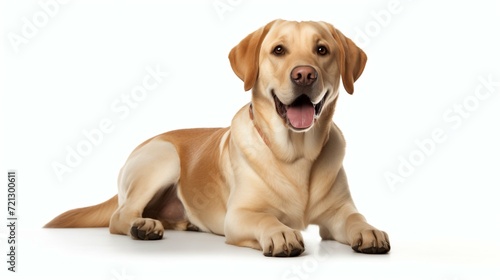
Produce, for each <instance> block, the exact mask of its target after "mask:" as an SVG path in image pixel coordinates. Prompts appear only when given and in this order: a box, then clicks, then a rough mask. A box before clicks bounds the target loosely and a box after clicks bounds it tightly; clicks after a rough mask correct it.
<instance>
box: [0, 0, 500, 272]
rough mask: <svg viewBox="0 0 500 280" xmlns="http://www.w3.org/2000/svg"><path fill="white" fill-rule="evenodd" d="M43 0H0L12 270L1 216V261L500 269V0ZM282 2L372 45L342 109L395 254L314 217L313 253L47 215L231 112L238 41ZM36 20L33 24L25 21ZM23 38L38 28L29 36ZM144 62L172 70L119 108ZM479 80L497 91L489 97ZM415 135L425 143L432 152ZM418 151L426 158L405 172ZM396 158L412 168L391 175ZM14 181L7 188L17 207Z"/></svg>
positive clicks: (25, 268)
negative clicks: (75, 225) (72, 225)
mask: <svg viewBox="0 0 500 280" xmlns="http://www.w3.org/2000/svg"><path fill="white" fill-rule="evenodd" d="M47 2H50V1H48V0H40V1H38V2H37V1H7V2H2V7H0V11H1V13H2V15H1V17H2V19H3V23H4V26H3V36H2V39H3V43H2V44H0V46H1V47H2V48H3V51H2V54H3V57H2V62H1V64H2V66H3V67H2V68H1V71H2V73H1V84H2V88H1V100H0V112H1V114H2V115H1V118H0V130H1V134H0V137H1V140H0V142H1V147H2V148H1V150H0V170H1V172H3V174H4V175H2V176H5V177H6V171H7V170H8V169H16V170H17V172H18V176H19V184H18V199H19V200H18V205H17V209H18V210H17V215H18V217H19V221H18V232H17V238H18V240H17V241H18V244H19V245H18V252H17V253H18V267H17V270H18V273H16V274H14V273H10V272H7V263H6V262H5V261H4V259H6V254H7V237H8V231H7V228H6V227H5V226H2V227H1V228H0V233H1V236H0V237H1V238H0V239H1V240H0V241H1V247H0V248H1V255H2V256H3V257H1V258H0V260H2V261H1V262H0V263H1V265H0V271H1V275H5V276H8V279H28V278H31V279H45V278H54V279H79V278H81V279H117V280H118V279H147V278H148V277H161V278H165V279H172V278H174V279H177V278H190V279H194V277H203V276H206V275H209V277H217V276H218V275H220V276H221V278H223V279H236V278H248V279H256V278H257V277H259V278H269V279H325V278H326V277H328V278H330V279H359V278H365V279H442V280H444V279H449V280H458V279H460V280H462V279H499V278H500V273H499V272H498V270H494V265H498V263H500V257H499V254H500V253H499V252H500V242H499V236H500V221H499V220H500V219H499V214H498V213H500V206H499V203H498V190H497V189H498V188H499V187H500V179H499V178H500V177H499V176H498V173H499V170H500V160H499V159H500V148H499V144H498V143H500V133H499V129H500V126H499V120H500V110H499V106H500V96H499V95H500V85H499V84H498V82H495V83H496V85H495V86H491V87H490V92H488V91H487V90H486V89H485V88H484V87H483V86H482V83H481V79H485V80H488V79H490V80H492V81H500V71H499V70H500V69H499V62H500V55H499V53H500V52H499V51H498V50H500V42H499V33H498V27H499V26H500V7H499V6H500V5H499V4H498V2H495V1H474V3H473V2H472V1H468V4H466V3H463V2H465V1H462V2H460V3H458V2H457V1H439V3H437V2H438V1H404V0H401V1H390V0H383V1H245V0H241V1H226V0H220V1H213V0H206V1H68V3H65V4H63V3H59V2H53V1H52V2H51V3H57V6H54V5H52V6H50V8H49V11H48V12H47V11H45V10H44V8H43V6H44V5H43V3H47ZM40 3H42V4H40ZM214 4H218V6H219V8H221V9H223V8H224V5H226V6H225V7H226V8H227V10H225V11H221V10H219V12H218V11H217V9H216V8H215V6H214ZM228 7H229V8H228ZM44 13H45V18H44V15H43V14H44ZM48 13H50V15H48ZM275 18H284V19H290V20H323V21H327V22H330V23H332V24H334V25H335V26H336V27H337V28H339V29H340V30H341V31H342V32H343V33H344V34H346V35H347V36H349V37H351V38H353V39H354V40H355V41H356V42H358V43H359V45H360V46H362V47H363V49H364V50H365V52H366V53H367V55H368V64H367V67H366V69H365V72H364V73H363V75H362V76H361V78H360V79H359V80H358V81H357V82H356V84H355V93H354V95H353V96H349V95H348V94H346V93H345V92H344V90H343V89H342V90H341V91H342V92H341V95H340V101H339V102H338V104H337V111H336V115H335V117H334V120H335V121H336V123H337V124H338V125H339V126H340V128H341V129H342V130H343V132H344V135H345V137H346V139H347V143H348V146H347V156H346V160H345V167H346V170H347V173H348V177H349V181H350V185H351V191H352V195H353V197H354V200H355V202H356V204H357V206H358V208H359V210H360V211H361V212H362V213H364V214H365V216H366V217H367V218H368V220H369V221H370V222H371V223H373V224H374V225H376V226H378V227H379V228H381V229H383V230H385V231H387V232H388V233H389V235H390V238H391V242H392V248H393V249H392V251H391V253H390V254H388V255H384V256H364V255H360V254H355V253H353V252H352V250H351V249H350V248H349V247H348V246H344V245H341V244H338V243H336V242H321V241H320V239H319V237H318V234H317V229H316V228H314V227H312V228H310V229H309V230H308V231H307V232H305V233H304V234H305V238H306V247H307V249H306V253H305V254H304V255H303V256H302V257H299V258H294V259H272V258H265V257H263V256H262V255H261V253H260V252H258V251H255V250H251V249H246V248H238V247H234V246H229V245H226V244H225V243H224V238H223V237H218V236H213V235H209V234H203V233H185V232H166V234H165V239H163V240H161V241H157V242H140V241H133V240H130V239H129V238H127V237H123V236H116V235H110V234H108V232H107V229H78V230H72V229H69V230H43V229H41V227H42V226H43V225H44V224H45V223H46V222H48V221H49V220H50V219H51V218H53V217H54V216H56V215H57V214H59V213H61V212H63V211H65V210H68V209H71V208H75V207H81V206H87V205H91V204H96V203H99V202H102V201H104V200H106V199H108V198H109V197H111V196H112V195H114V194H115V193H116V178H117V174H118V171H119V169H120V167H121V165H122V164H123V162H124V161H125V159H126V157H127V156H128V154H129V153H130V152H131V150H132V149H133V148H134V147H135V146H136V145H138V144H139V143H140V142H142V141H143V140H145V139H147V138H149V137H151V136H154V135H156V134H159V133H162V132H164V131H168V130H172V129H177V128H184V127H213V126H217V127H219V126H228V125H229V123H230V120H231V118H232V116H233V115H234V113H235V112H236V111H237V110H238V109H239V108H240V107H241V106H242V105H244V104H245V103H246V102H248V101H249V98H250V96H249V93H245V92H244V91H243V84H242V82H241V81H240V80H239V79H238V78H237V77H236V76H235V75H234V73H233V72H232V71H231V68H230V66H229V61H228V59H227V54H228V52H229V50H230V49H231V48H232V47H233V46H235V45H236V44H237V43H238V42H239V41H240V40H241V39H242V38H244V37H245V36H246V35H247V34H248V33H250V32H252V31H253V30H255V29H257V28H258V27H260V26H262V25H264V24H265V23H267V22H268V21H271V20H273V19H275ZM44 20H45V21H44ZM27 22H30V23H31V24H33V23H36V24H37V26H35V28H36V30H33V29H31V30H29V31H30V32H28V33H26V34H24V35H23V30H24V31H26V30H27V29H29V27H27V26H26V25H29V23H27ZM362 33H363V34H364V35H362ZM16 36H17V37H16ZM12 38H16V39H17V40H14V41H17V42H18V43H19V42H20V41H19V38H24V39H21V40H22V42H21V43H19V44H17V45H16V43H13V42H12V40H13V39H12ZM148 67H149V68H153V69H154V68H156V67H159V69H160V70H161V71H164V72H168V73H169V76H168V77H166V78H164V79H163V80H162V82H161V83H160V84H159V85H158V87H157V88H156V89H155V90H152V91H148V93H147V96H146V97H145V98H144V100H142V101H140V102H137V104H136V105H137V106H136V108H134V109H133V110H131V112H130V114H129V115H127V116H124V115H120V114H119V113H117V112H116V110H114V109H112V107H111V106H112V104H113V103H114V102H120V101H119V100H120V98H121V96H122V95H131V92H132V90H133V89H134V87H136V86H140V85H141V83H142V81H143V79H144V78H145V77H146V76H147V75H148V72H147V70H146V69H147V68H148ZM476 89H478V92H479V93H483V94H488V95H482V96H481V100H480V99H478V98H477V97H476V96H475V95H474V93H475V92H476ZM464 102H465V104H464ZM463 105H465V108H466V109H464V110H465V111H464V112H463V115H462V116H460V115H459V113H458V112H457V111H454V110H459V109H458V108H460V106H463ZM450 110H451V111H450ZM444 115H445V116H447V118H446V117H444ZM459 116H460V117H459ZM104 119H109V120H110V121H111V123H112V125H113V130H112V131H111V132H109V133H105V134H104V136H103V139H102V141H101V142H100V143H98V144H96V145H94V146H93V147H92V151H90V152H89V153H88V155H87V156H85V157H83V158H82V160H81V162H80V163H78V164H76V166H75V167H74V168H71V172H68V173H65V174H63V176H62V179H61V180H60V179H58V176H57V175H56V173H55V172H54V170H53V164H54V162H58V163H61V164H66V163H65V161H66V157H67V154H68V150H67V149H68V147H69V148H72V149H75V147H77V145H78V144H79V143H81V142H82V141H85V136H84V134H83V131H84V130H86V131H91V130H93V129H96V128H98V126H99V123H100V122H101V121H102V120H104ZM436 129H437V130H438V131H441V134H442V137H441V138H440V140H441V141H440V143H434V146H433V147H432V145H431V144H429V141H428V140H424V139H427V138H430V137H432V135H433V131H434V130H436ZM419 141H420V142H421V143H427V146H425V147H427V149H428V151H427V154H424V152H423V151H420V150H419V147H418V145H417V144H416V142H419ZM412 155H413V159H412V160H413V162H414V164H413V165H412V168H409V167H408V166H406V169H404V168H403V170H400V171H398V167H399V168H400V169H401V168H402V167H400V165H401V162H402V161H405V160H408V161H409V160H410V159H411V157H412ZM410 164H411V163H410ZM388 172H391V173H393V174H395V175H398V176H401V175H404V176H401V179H403V180H404V181H403V182H399V183H397V184H395V185H393V186H391V185H390V184H388V182H387V180H386V178H385V176H386V174H387V173H388ZM2 182H4V185H6V183H5V182H6V180H3V181H2ZM5 189H6V187H5ZM6 193H7V192H6V190H3V191H0V194H1V195H0V197H1V198H2V199H1V204H0V205H2V207H1V208H0V209H2V211H4V209H5V212H4V213H5V214H1V216H5V217H6V216H7V213H6ZM27 277H28V278H27ZM2 279H6V278H5V277H4V276H2Z"/></svg>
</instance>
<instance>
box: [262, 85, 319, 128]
mask: <svg viewBox="0 0 500 280" xmlns="http://www.w3.org/2000/svg"><path fill="white" fill-rule="evenodd" d="M272 95H273V98H274V105H275V106H276V112H277V113H278V115H279V116H281V117H282V118H283V120H285V122H286V123H287V124H288V125H289V126H291V127H292V128H293V129H295V130H306V129H308V128H310V127H311V126H312V125H313V124H314V120H315V119H317V118H318V117H319V115H320V114H321V110H322V109H323V105H324V104H325V100H326V97H327V96H328V92H327V93H326V94H325V96H324V97H323V99H321V101H320V102H318V103H316V104H314V103H312V101H311V99H309V97H308V96H307V95H305V94H302V95H301V96H299V97H298V98H297V99H295V101H293V102H292V104H290V105H285V104H283V103H282V102H281V101H280V100H279V98H278V97H277V96H276V94H274V92H272Z"/></svg>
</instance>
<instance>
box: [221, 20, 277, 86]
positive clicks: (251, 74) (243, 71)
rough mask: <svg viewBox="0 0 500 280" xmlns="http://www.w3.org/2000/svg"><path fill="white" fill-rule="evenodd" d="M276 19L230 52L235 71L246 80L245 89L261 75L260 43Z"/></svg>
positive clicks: (230, 59) (252, 84)
mask: <svg viewBox="0 0 500 280" xmlns="http://www.w3.org/2000/svg"><path fill="white" fill-rule="evenodd" d="M274 22H275V21H271V22H270V23H268V24H266V26H264V27H261V28H260V29H258V30H257V31H255V32H253V33H251V34H250V35H248V36H247V37H246V38H245V39H243V40H242V41H241V42H240V43H239V44H238V45H236V47H234V48H233V49H232V50H231V52H230V53H229V61H230V62H231V67H232V68H233V71H234V73H235V74H236V75H237V76H238V77H239V78H240V79H241V80H242V81H243V82H244V85H245V91H248V90H250V89H251V88H252V87H253V86H254V84H255V81H256V80H257V76H258V75H259V52H260V45H261V44H262V41H263V40H264V38H265V37H266V35H267V33H268V32H269V29H270V28H271V26H272V24H273V23H274Z"/></svg>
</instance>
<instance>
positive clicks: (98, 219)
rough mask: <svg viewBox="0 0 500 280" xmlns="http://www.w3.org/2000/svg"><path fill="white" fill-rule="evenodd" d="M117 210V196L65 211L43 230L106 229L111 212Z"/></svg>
mask: <svg viewBox="0 0 500 280" xmlns="http://www.w3.org/2000/svg"><path fill="white" fill-rule="evenodd" d="M117 208H118V195H115V196H113V197H112V198H110V199H109V200H107V201H105V202H103V203H101V204H97V205H94V206H89V207H84V208H78V209H73V210H69V211H66V212H64V213H62V214H61V215H59V216H57V217H55V218H54V219H53V220H52V221H50V222H49V223H48V224H46V225H45V226H44V227H45V228H85V227H108V226H109V220H110V218H111V215H113V212H114V211H115V210H116V209H117Z"/></svg>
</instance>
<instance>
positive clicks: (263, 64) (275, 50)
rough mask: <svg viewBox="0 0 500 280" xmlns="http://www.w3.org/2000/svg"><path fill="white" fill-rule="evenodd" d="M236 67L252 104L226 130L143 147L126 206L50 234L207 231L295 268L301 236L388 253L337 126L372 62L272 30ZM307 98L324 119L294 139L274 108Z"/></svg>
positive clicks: (123, 189) (315, 34)
mask: <svg viewBox="0 0 500 280" xmlns="http://www.w3.org/2000/svg"><path fill="white" fill-rule="evenodd" d="M229 59H230V62H231V66H232V67H233V70H234V72H235V73H236V75H237V76H238V77H239V78H241V79H242V80H243V82H244V86H245V89H246V90H250V89H252V99H251V103H249V104H247V105H246V106H244V107H243V108H241V109H240V111H239V112H238V113H237V114H236V115H235V116H234V118H233V121H232V123H231V126H230V127H228V128H220V129H217V128H215V129H188V130H178V131H171V132H167V133H165V134H162V135H159V136H156V137H154V138H152V139H150V140H148V141H146V142H145V143H143V144H141V145H140V146H139V147H138V148H137V149H135V150H134V151H133V152H132V154H131V155H130V157H129V159H128V160H127V162H126V163H125V165H124V167H123V168H122V170H121V172H120V176H119V182H118V202H117V199H116V198H115V199H111V200H109V201H108V202H105V203H103V204H101V205H97V206H93V207H88V208H83V209H76V210H71V211H69V212H67V213H64V214H62V215H61V216H59V217H57V218H56V219H54V220H53V221H52V222H50V223H49V224H47V227H69V226H71V227H78V226H102V225H103V223H102V220H103V219H107V218H108V219H109V218H110V222H109V228H110V231H111V233H116V234H125V235H130V236H132V237H133V238H136V239H159V238H161V237H162V236H163V232H164V229H179V230H202V231H207V232H213V233H215V234H219V235H224V236H225V237H226V240H227V243H229V244H234V245H238V246H247V247H251V248H255V249H258V250H262V251H263V253H264V255H266V256H297V255H299V254H301V253H302V252H303V251H304V242H303V239H302V235H301V232H300V231H301V230H303V229H305V228H306V227H307V225H309V224H316V225H319V227H320V234H321V237H322V238H324V239H335V240H337V241H339V242H342V243H345V244H348V245H350V246H351V247H352V248H353V249H354V250H355V251H358V252H363V253H386V252H388V251H389V250H390V245H389V240H388V237H387V234H386V233H385V232H383V231H379V230H377V229H376V228H374V227H373V226H371V225H369V224H368V223H367V222H366V221H365V218H364V217H363V216H362V215H361V214H359V213H358V211H357V210H356V207H355V206H354V203H353V201H352V198H351V196H350V193H349V188H348V184H347V178H346V174H345V172H344V169H343V166H342V160H343V157H344V150H345V142H344V138H343V136H342V133H341V132H340V130H339V129H338V127H337V126H336V125H335V124H334V123H333V122H332V116H333V113H334V109H335V104H336V100H337V98H338V94H339V85H340V82H341V78H342V83H343V85H344V88H345V89H346V91H347V92H349V93H352V92H353V90H354V87H353V83H354V81H355V80H356V79H357V78H358V77H359V76H360V75H361V73H362V72H363V69H364V66H365V63H366V55H365V54H364V52H363V51H362V50H361V49H359V48H358V47H357V46H356V45H355V44H354V43H353V42H352V41H351V40H350V39H348V38H347V37H345V36H344V35H343V34H342V33H340V32H339V31H338V30H336V29H335V28H334V27H333V26H331V25H330V24H327V23H324V22H290V21H283V20H276V21H273V22H270V23H268V24H267V25H266V26H264V27H262V28H260V29H259V30H257V31H255V32H253V33H252V34H250V35H248V36H247V37H246V38H245V39H243V40H242V41H241V42H240V43H239V44H238V45H237V46H236V47H235V48H233V50H232V51H231V53H230V54H229ZM297 67H303V68H304V69H306V70H308V71H311V73H312V74H311V73H310V77H309V76H308V78H310V81H308V83H310V85H309V84H308V85H303V84H298V82H297V81H298V80H297V81H294V79H296V78H292V76H293V75H292V74H291V73H292V72H293V71H295V70H294V69H296V68H297ZM298 77H302V76H300V75H299V76H298ZM302 78H304V77H302ZM299 96H302V98H304V99H306V100H307V99H308V100H310V102H311V103H312V104H314V106H315V107H314V108H315V112H316V113H318V111H320V113H319V114H316V115H315V118H314V121H313V123H312V124H311V125H310V126H305V127H299V128H296V127H294V126H293V125H291V121H290V118H289V115H286V114H285V113H280V111H279V110H280V109H278V107H279V106H281V107H282V108H287V109H286V110H290V109H289V108H291V107H292V106H295V105H294V104H295V103H294V102H296V100H298V98H299ZM304 96H307V97H304ZM306 103H307V102H306ZM278 104H281V105H278ZM318 104H322V107H321V106H320V105H318ZM304 106H306V107H307V106H313V105H304ZM304 108H305V107H304ZM311 108H312V107H311ZM318 108H319V109H318ZM281 110H284V109H281ZM304 116H305V115H304ZM96 217H98V218H96ZM75 220H76V221H75ZM93 221H96V222H95V223H93ZM97 221H100V222H97Z"/></svg>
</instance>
